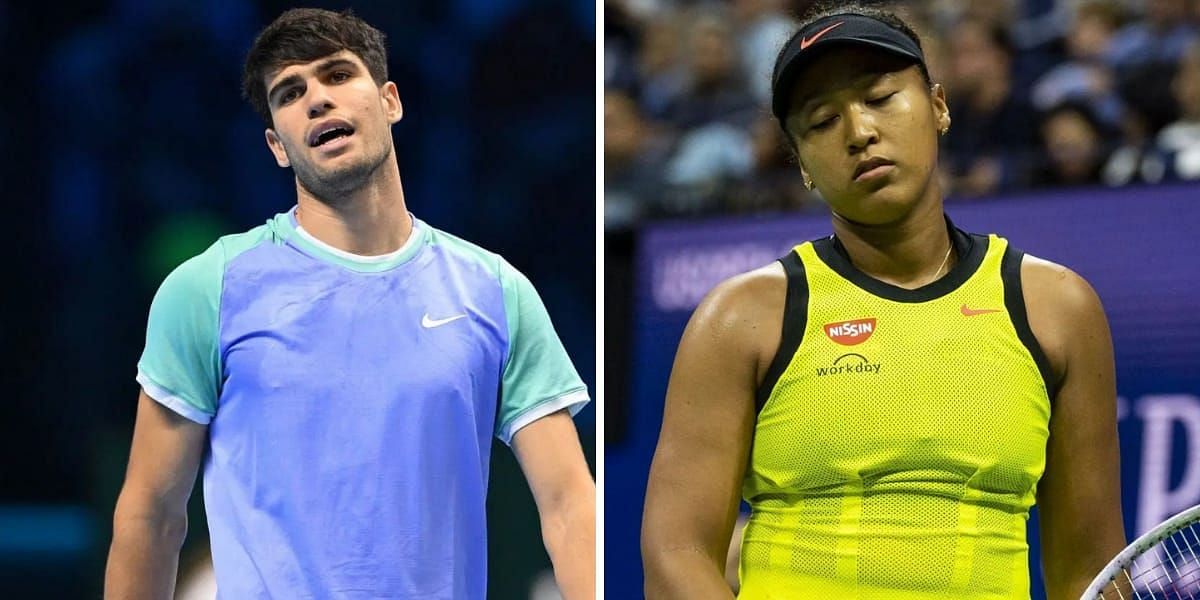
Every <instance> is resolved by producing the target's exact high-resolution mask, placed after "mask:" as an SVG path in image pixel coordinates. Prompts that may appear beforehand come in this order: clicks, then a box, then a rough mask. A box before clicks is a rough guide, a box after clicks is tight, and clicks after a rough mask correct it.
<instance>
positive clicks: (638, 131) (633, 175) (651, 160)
mask: <svg viewBox="0 0 1200 600" xmlns="http://www.w3.org/2000/svg"><path fill="white" fill-rule="evenodd" d="M667 149H668V144H667V142H666V141H665V139H664V137H663V136H662V135H660V134H658V133H657V132H655V131H654V126H653V124H652V123H650V122H648V121H646V120H645V119H644V118H643V117H642V115H641V113H640V111H639V110H638V106H637V103H635V102H634V101H633V99H632V98H630V97H629V96H628V95H627V94H625V93H624V92H618V91H611V90H610V91H607V92H605V93H604V226H605V229H608V230H615V229H626V228H628V227H630V226H631V225H632V224H634V223H636V222H637V221H638V220H639V219H640V218H641V217H642V216H643V215H645V214H646V213H648V212H650V211H651V208H652V207H651V206H650V203H652V202H654V201H655V200H656V197H657V195H658V193H657V192H658V190H659V188H660V184H659V182H660V178H661V177H660V174H661V171H662V168H663V161H664V159H665V157H666V154H667Z"/></svg>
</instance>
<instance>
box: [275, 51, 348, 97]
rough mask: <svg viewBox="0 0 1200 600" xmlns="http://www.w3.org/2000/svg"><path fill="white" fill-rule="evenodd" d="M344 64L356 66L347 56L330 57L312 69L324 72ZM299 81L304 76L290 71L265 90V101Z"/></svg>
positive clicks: (302, 79)
mask: <svg viewBox="0 0 1200 600" xmlns="http://www.w3.org/2000/svg"><path fill="white" fill-rule="evenodd" d="M344 66H349V67H351V68H357V66H358V65H356V64H354V61H352V60H350V59H348V58H331V59H329V60H326V61H324V62H322V63H321V64H319V65H317V67H316V69H314V70H315V71H316V72H317V73H325V72H327V71H330V70H332V69H335V68H337V67H344ZM301 81H304V78H303V77H300V75H298V74H296V73H292V74H291V75H288V76H287V77H284V78H283V79H280V80H279V83H276V84H275V86H274V87H272V88H271V89H270V90H269V91H268V92H267V101H268V102H273V101H274V99H275V94H278V93H279V91H280V90H282V89H284V88H286V87H288V86H291V85H295V84H297V83H300V82H301Z"/></svg>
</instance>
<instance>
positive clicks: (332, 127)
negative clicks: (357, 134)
mask: <svg viewBox="0 0 1200 600" xmlns="http://www.w3.org/2000/svg"><path fill="white" fill-rule="evenodd" d="M351 135H354V128H353V127H351V126H350V125H348V124H345V123H330V124H328V125H325V126H322V127H320V128H318V129H316V130H314V131H313V132H312V133H311V134H309V137H308V145H309V146H311V147H313V148H316V147H318V146H323V145H325V144H327V143H329V142H332V141H333V140H336V139H338V138H343V137H349V136H351Z"/></svg>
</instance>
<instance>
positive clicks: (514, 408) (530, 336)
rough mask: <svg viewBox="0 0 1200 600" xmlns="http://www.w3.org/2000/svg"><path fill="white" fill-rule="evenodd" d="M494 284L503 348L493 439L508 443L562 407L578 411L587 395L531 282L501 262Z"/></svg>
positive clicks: (585, 388)
mask: <svg viewBox="0 0 1200 600" xmlns="http://www.w3.org/2000/svg"><path fill="white" fill-rule="evenodd" d="M500 283H501V288H502V292H503V294H504V312H505V320H506V322H507V326H508V344H509V348H508V357H507V360H506V361H505V364H504V372H503V374H502V379H501V382H500V410H499V414H497V415H496V436H497V437H499V438H500V440H501V441H503V442H504V443H506V444H511V443H512V441H513V435H514V434H515V433H516V432H518V431H520V430H521V429H522V428H524V427H526V426H528V425H529V424H531V423H533V422H534V421H537V420H539V419H541V418H543V417H546V416H548V415H551V414H554V413H556V412H558V411H560V410H563V409H566V410H567V411H568V412H569V414H571V415H574V414H575V413H577V412H579V411H580V410H581V409H582V408H583V407H584V405H586V404H587V402H588V393H587V386H586V385H585V384H584V383H583V380H582V379H580V377H579V373H578V372H577V371H576V370H575V366H574V365H572V364H571V358H570V357H569V356H568V355H567V351H566V349H565V348H563V345H562V341H560V340H559V339H558V334H556V333H555V331H554V326H553V325H552V324H551V323H550V315H549V314H548V313H547V312H546V306H545V305H544V304H542V299H541V298H540V297H539V296H538V293H537V290H535V289H534V287H533V284H531V283H530V282H529V279H527V278H526V277H525V276H524V275H522V274H521V273H520V272H519V271H517V270H516V269H515V268H513V267H512V266H511V265H509V264H508V263H507V262H504V261H503V260H501V261H500Z"/></svg>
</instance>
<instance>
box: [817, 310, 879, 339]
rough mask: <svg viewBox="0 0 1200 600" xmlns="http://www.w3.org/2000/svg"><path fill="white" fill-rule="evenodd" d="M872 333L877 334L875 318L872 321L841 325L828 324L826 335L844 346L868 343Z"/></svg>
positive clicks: (861, 320)
mask: <svg viewBox="0 0 1200 600" xmlns="http://www.w3.org/2000/svg"><path fill="white" fill-rule="evenodd" d="M872 333H875V318H874V317H871V318H870V319H855V320H853V321H843V322H841V323H827V324H826V325H825V335H827V336H829V339H831V340H833V341H835V342H837V343H839V344H841V345H843V346H853V345H855V344H861V343H863V342H865V341H867V338H870V337H871V334H872Z"/></svg>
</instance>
